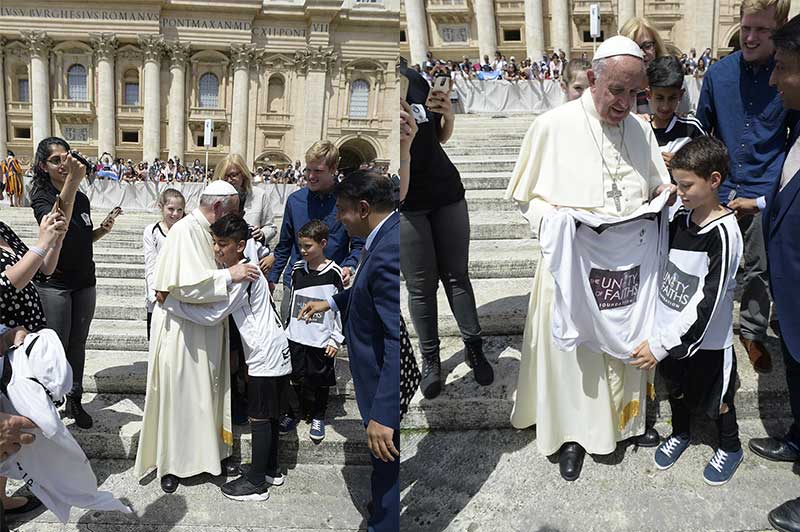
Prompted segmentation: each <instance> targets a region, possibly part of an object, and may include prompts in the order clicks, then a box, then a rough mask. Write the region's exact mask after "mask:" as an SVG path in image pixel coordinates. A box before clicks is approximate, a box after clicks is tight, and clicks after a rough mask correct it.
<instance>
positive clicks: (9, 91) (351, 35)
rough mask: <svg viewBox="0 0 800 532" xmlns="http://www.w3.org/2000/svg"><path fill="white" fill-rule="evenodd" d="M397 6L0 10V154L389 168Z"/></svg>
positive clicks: (42, 6) (337, 3)
mask: <svg viewBox="0 0 800 532" xmlns="http://www.w3.org/2000/svg"><path fill="white" fill-rule="evenodd" d="M399 8H400V5H399V0H344V1H342V0H306V1H305V2H303V1H302V0H280V1H273V0H219V1H215V0H206V1H199V0H198V1H193V0H185V1H180V2H174V1H168V0H148V1H139V2H127V3H126V2H121V1H112V2H108V1H106V2H103V3H97V4H93V3H77V2H57V1H50V2H44V1H37V2H27V1H24V0H20V1H18V2H3V3H2V4H0V51H1V53H0V72H1V73H2V81H3V82H2V83H0V152H2V153H3V154H4V153H5V150H6V149H11V150H13V151H14V152H15V153H16V155H17V156H18V157H20V158H21V159H22V160H23V161H25V160H26V159H28V160H30V159H31V157H32V154H33V152H34V150H35V146H36V145H37V144H38V142H39V141H40V140H41V139H43V138H46V137H48V136H50V135H55V136H59V137H63V138H65V139H66V140H67V141H69V143H70V144H71V145H72V146H73V147H74V148H76V149H78V150H80V151H81V152H82V153H84V154H87V155H90V156H99V155H101V154H103V153H105V152H108V153H110V154H112V155H113V156H114V157H122V158H123V159H132V160H133V161H135V162H138V161H141V160H146V161H152V160H153V159H155V158H157V157H158V158H160V159H166V158H169V157H180V158H181V159H182V160H184V161H192V160H194V159H195V158H198V159H200V160H201V161H202V160H204V158H205V155H206V147H205V146H204V124H205V122H206V120H207V119H211V120H212V121H213V140H212V143H211V146H210V147H209V148H208V154H209V162H210V164H214V163H215V162H216V161H217V160H219V159H221V158H222V157H223V156H224V155H227V154H228V153H231V152H235V153H240V154H242V155H243V156H244V157H245V159H246V160H247V162H248V164H251V165H259V164H279V165H280V164H286V163H289V162H291V161H294V160H297V159H302V156H303V154H304V153H305V150H306V149H307V148H308V147H309V146H310V145H311V144H312V143H313V142H314V141H316V140H319V139H323V138H325V139H329V140H332V141H333V142H334V143H336V144H337V145H338V146H339V148H340V151H341V153H342V159H343V160H342V166H345V167H347V166H351V167H352V166H353V165H357V164H358V163H359V162H364V161H371V160H375V161H378V162H381V163H390V164H391V165H392V166H394V165H396V163H397V159H398V150H399V148H398V144H399V140H398V136H397V135H398V133H397V131H396V129H397V128H396V127H395V125H396V107H397V106H396V105H395V104H396V101H397V98H398V91H399V84H398V80H397V74H396V65H397V56H398V44H397V35H398V21H399Z"/></svg>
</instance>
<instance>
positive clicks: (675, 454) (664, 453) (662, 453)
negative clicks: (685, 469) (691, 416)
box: [654, 434, 689, 470]
mask: <svg viewBox="0 0 800 532" xmlns="http://www.w3.org/2000/svg"><path fill="white" fill-rule="evenodd" d="M687 447H689V435H688V434H681V435H675V434H673V435H671V436H670V437H669V438H667V440H666V441H665V442H664V443H662V444H661V445H659V446H658V449H656V454H655V456H654V459H655V461H656V467H657V468H659V469H661V470H664V469H669V468H670V467H672V466H674V465H675V462H677V461H678V458H680V457H681V454H683V451H685V450H686V448H687Z"/></svg>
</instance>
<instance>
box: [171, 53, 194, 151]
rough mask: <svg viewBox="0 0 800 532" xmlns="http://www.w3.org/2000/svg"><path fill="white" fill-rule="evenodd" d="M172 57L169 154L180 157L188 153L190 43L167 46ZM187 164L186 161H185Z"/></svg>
mask: <svg viewBox="0 0 800 532" xmlns="http://www.w3.org/2000/svg"><path fill="white" fill-rule="evenodd" d="M167 53H168V54H169V57H170V65H169V73H170V77H171V79H170V84H169V109H168V110H167V111H168V112H167V116H168V120H169V121H168V125H167V153H168V155H169V157H180V159H181V161H183V155H184V153H185V151H186V114H185V113H186V60H187V59H188V58H189V53H190V46H189V44H188V43H182V42H179V41H173V42H171V43H169V44H168V45H167ZM184 162H185V161H184Z"/></svg>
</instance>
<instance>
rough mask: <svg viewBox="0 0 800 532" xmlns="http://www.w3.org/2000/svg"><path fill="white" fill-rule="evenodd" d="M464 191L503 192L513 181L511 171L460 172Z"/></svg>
mask: <svg viewBox="0 0 800 532" xmlns="http://www.w3.org/2000/svg"><path fill="white" fill-rule="evenodd" d="M459 173H460V175H461V183H462V184H463V185H464V190H467V191H469V190H503V191H505V189H506V187H507V186H508V181H509V180H510V179H511V169H509V170H508V171H507V172H498V171H488V172H466V171H461V172H459Z"/></svg>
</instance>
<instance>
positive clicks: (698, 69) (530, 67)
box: [413, 19, 718, 83]
mask: <svg viewBox="0 0 800 532" xmlns="http://www.w3.org/2000/svg"><path fill="white" fill-rule="evenodd" d="M635 20H636V19H634V21H635ZM634 26H635V24H634V23H632V24H631V25H630V28H631V29H633V28H634ZM630 31H631V30H630V29H629V30H627V31H626V28H625V27H623V28H622V29H621V30H620V33H621V34H622V35H625V34H626V33H629V32H630ZM658 44H659V45H660V46H662V47H664V44H663V43H658ZM655 45H656V43H655V42H654V43H653V46H655ZM669 48H670V49H669V53H670V54H671V55H674V56H675V57H677V58H678V59H679V60H680V63H681V66H682V69H683V73H684V74H685V75H687V76H695V77H696V78H702V77H703V75H705V72H706V71H707V70H708V67H710V66H711V65H713V64H714V63H715V62H717V61H718V59H717V58H716V57H712V55H711V48H706V49H705V50H704V51H703V53H702V54H700V57H698V56H697V51H696V50H695V49H694V48H692V49H690V51H689V53H684V52H681V51H680V50H678V49H677V48H675V47H674V46H671V47H669ZM664 49H665V50H666V47H664ZM588 60H589V58H588V54H587V53H586V52H582V53H581V55H580V57H577V58H575V59H568V58H567V55H566V53H565V52H564V51H563V50H560V49H559V50H555V51H554V52H553V53H552V54H549V55H548V54H544V55H542V57H541V59H538V60H535V59H533V58H530V57H526V58H523V59H521V60H520V61H517V58H516V57H515V56H513V55H512V56H510V57H506V55H504V54H502V53H501V52H500V51H496V52H495V54H494V58H490V57H489V56H488V55H484V56H483V59H476V60H474V61H473V60H472V59H470V58H469V57H467V56H463V57H462V60H461V61H457V60H444V59H436V58H434V56H433V53H432V52H427V58H426V60H425V62H424V63H423V64H422V65H419V64H415V65H413V68H414V70H416V71H417V72H419V73H420V75H422V77H423V78H425V79H426V80H427V81H428V83H432V81H433V77H434V75H435V72H436V71H437V70H440V69H443V70H445V71H446V72H447V73H448V75H450V77H451V78H452V79H454V80H456V79H478V80H505V81H532V80H536V81H545V80H553V81H560V80H562V79H563V77H564V73H565V71H566V68H567V65H568V64H569V63H570V62H572V61H581V62H587V61H588Z"/></svg>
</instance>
